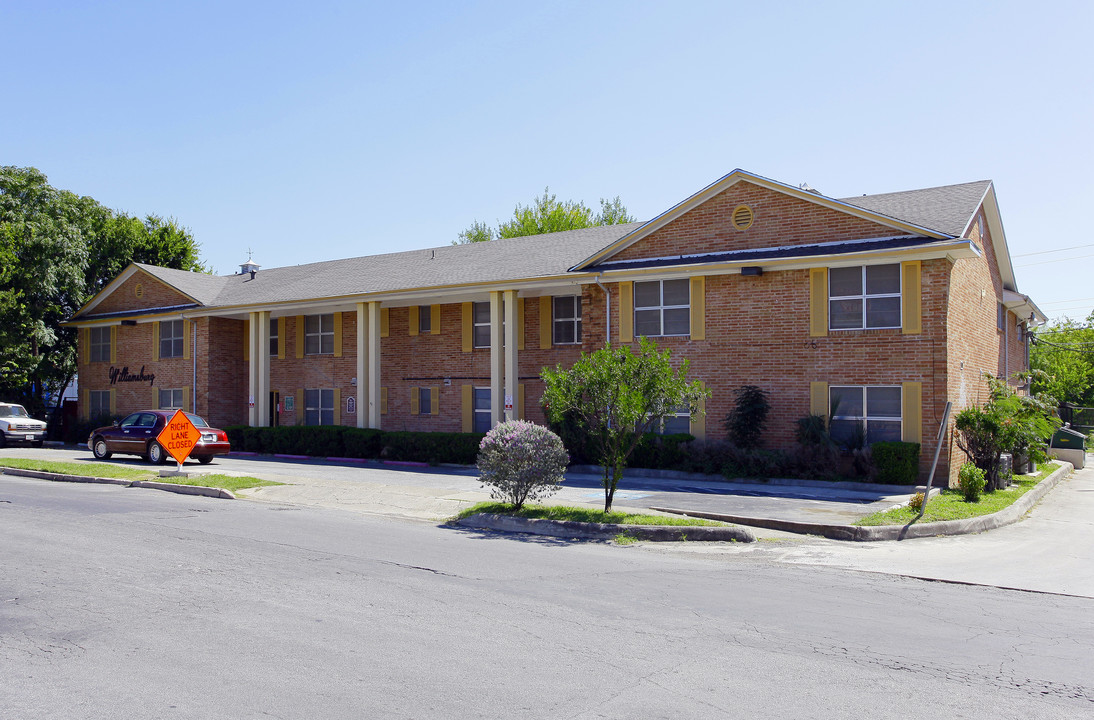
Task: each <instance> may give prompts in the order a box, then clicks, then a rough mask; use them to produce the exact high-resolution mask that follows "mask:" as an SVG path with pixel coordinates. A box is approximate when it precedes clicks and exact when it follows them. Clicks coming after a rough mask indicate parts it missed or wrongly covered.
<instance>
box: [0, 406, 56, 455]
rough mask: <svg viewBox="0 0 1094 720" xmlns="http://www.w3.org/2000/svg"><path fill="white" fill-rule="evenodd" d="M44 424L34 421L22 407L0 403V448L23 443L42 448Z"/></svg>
mask: <svg viewBox="0 0 1094 720" xmlns="http://www.w3.org/2000/svg"><path fill="white" fill-rule="evenodd" d="M45 439H46V424H45V423H44V422H42V421H41V420H35V419H34V418H32V417H31V416H30V415H29V414H27V411H26V410H25V409H23V406H22V405H12V404H10V403H5V402H0V447H3V446H5V445H20V444H23V443H26V444H29V445H33V446H34V447H42V443H43V442H44V441H45Z"/></svg>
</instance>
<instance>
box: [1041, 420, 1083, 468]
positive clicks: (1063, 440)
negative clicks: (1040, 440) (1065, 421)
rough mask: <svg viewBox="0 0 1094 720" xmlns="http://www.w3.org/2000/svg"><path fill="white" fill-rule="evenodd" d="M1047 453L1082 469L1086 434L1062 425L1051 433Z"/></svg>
mask: <svg viewBox="0 0 1094 720" xmlns="http://www.w3.org/2000/svg"><path fill="white" fill-rule="evenodd" d="M1069 424H1070V423H1069ZM1048 447H1049V449H1048V454H1049V455H1052V456H1054V457H1056V458H1059V459H1060V460H1063V461H1064V462H1069V463H1071V464H1072V465H1074V466H1075V469H1076V470H1082V469H1083V467H1085V466H1086V435H1083V434H1082V433H1081V432H1078V431H1077V430H1072V429H1071V428H1070V427H1068V425H1064V426H1063V427H1062V428H1060V429H1059V430H1057V431H1056V432H1055V433H1053V435H1052V440H1051V441H1050V442H1049V446H1048Z"/></svg>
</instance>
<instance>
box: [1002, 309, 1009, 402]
mask: <svg viewBox="0 0 1094 720" xmlns="http://www.w3.org/2000/svg"><path fill="white" fill-rule="evenodd" d="M1003 382H1004V383H1008V384H1009V383H1010V313H1009V312H1007V309H1006V308H1005V307H1004V308H1003Z"/></svg>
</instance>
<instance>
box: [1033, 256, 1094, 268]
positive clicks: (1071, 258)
mask: <svg viewBox="0 0 1094 720" xmlns="http://www.w3.org/2000/svg"><path fill="white" fill-rule="evenodd" d="M1092 257H1094V255H1080V256H1078V257H1070V258H1059V259H1057V260H1042V261H1041V262H1035V263H1022V264H1020V265H1015V266H1014V267H1033V266H1034V265H1048V264H1049V263H1058V262H1071V261H1072V260H1084V259H1086V258H1092Z"/></svg>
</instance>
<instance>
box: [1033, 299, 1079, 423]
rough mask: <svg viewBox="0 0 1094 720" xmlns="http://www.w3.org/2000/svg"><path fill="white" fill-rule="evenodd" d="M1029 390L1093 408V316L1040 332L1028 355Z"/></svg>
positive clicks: (1060, 322)
mask: <svg viewBox="0 0 1094 720" xmlns="http://www.w3.org/2000/svg"><path fill="white" fill-rule="evenodd" d="M1029 364H1030V368H1031V369H1033V370H1040V371H1041V372H1042V373H1043V374H1040V375H1038V374H1036V373H1035V374H1034V376H1033V382H1032V385H1031V387H1030V389H1031V391H1033V392H1035V393H1047V394H1049V395H1052V396H1054V397H1056V398H1057V399H1058V400H1059V401H1061V402H1069V403H1073V404H1075V405H1080V406H1083V407H1094V312H1091V313H1090V315H1088V316H1087V318H1086V320H1085V321H1083V322H1077V321H1075V320H1070V319H1067V318H1065V319H1063V320H1060V321H1058V322H1055V323H1052V324H1051V325H1049V326H1048V327H1046V328H1043V329H1041V330H1038V331H1037V332H1036V334H1035V335H1034V337H1033V346H1032V347H1031V348H1030V352H1029Z"/></svg>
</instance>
